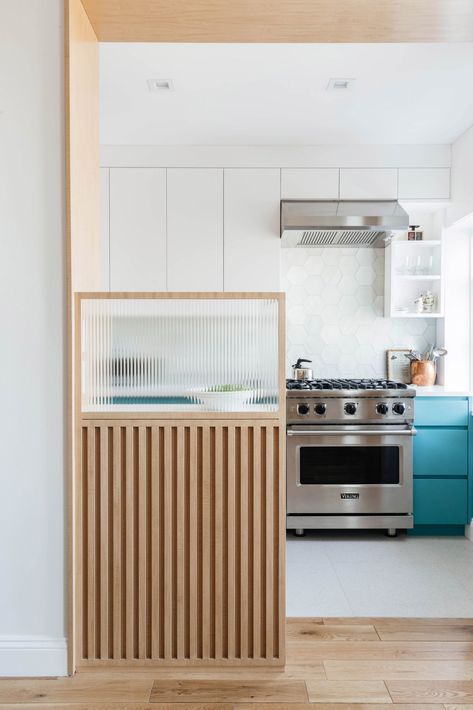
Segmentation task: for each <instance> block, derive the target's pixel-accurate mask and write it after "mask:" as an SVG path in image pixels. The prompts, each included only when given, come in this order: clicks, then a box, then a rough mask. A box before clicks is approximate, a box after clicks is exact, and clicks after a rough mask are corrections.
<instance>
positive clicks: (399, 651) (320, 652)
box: [286, 640, 473, 664]
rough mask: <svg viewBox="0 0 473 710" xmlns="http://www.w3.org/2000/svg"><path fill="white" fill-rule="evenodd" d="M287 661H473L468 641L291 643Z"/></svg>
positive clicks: (288, 646) (470, 644) (472, 653)
mask: <svg viewBox="0 0 473 710" xmlns="http://www.w3.org/2000/svg"><path fill="white" fill-rule="evenodd" d="M286 658H287V661H288V663H291V664H311V663H315V662H316V661H320V660H327V661H328V660H340V661H342V660H347V661H349V660H357V659H358V660H366V661H370V660H374V661H376V660H378V661H383V660H388V661H389V660H393V661H395V660H418V661H422V660H424V661H428V660H432V661H442V660H452V661H468V660H472V661H473V642H468V641H447V642H445V643H444V642H441V641H366V642H364V641H346V642H345V643H340V642H339V641H310V640H307V642H300V641H296V642H292V641H288V643H287V646H286Z"/></svg>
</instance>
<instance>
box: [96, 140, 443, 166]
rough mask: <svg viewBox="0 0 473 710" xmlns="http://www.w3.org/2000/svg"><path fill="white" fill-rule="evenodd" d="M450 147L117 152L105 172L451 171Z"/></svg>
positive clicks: (112, 149)
mask: <svg viewBox="0 0 473 710" xmlns="http://www.w3.org/2000/svg"><path fill="white" fill-rule="evenodd" d="M450 158H451V150H450V146H449V145H445V144H440V145H308V146H159V145H151V146H115V145H102V146H101V149H100V165H101V166H102V167H104V168H107V167H110V168H124V167H137V168H145V167H164V168H217V167H219V168H449V167H450Z"/></svg>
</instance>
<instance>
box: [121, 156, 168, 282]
mask: <svg viewBox="0 0 473 710" xmlns="http://www.w3.org/2000/svg"><path fill="white" fill-rule="evenodd" d="M110 288H111V289H112V291H164V290H166V170H165V169H164V168H111V169H110Z"/></svg>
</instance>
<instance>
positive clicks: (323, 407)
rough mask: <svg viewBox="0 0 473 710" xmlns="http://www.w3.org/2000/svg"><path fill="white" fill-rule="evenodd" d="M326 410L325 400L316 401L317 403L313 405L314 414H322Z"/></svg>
mask: <svg viewBox="0 0 473 710" xmlns="http://www.w3.org/2000/svg"><path fill="white" fill-rule="evenodd" d="M326 411H327V405H326V404H325V402H318V404H316V405H315V407H314V412H315V413H316V414H320V415H322V414H325V412H326Z"/></svg>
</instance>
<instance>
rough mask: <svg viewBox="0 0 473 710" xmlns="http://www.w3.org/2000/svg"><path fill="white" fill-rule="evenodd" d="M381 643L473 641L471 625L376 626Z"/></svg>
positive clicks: (472, 627)
mask: <svg viewBox="0 0 473 710" xmlns="http://www.w3.org/2000/svg"><path fill="white" fill-rule="evenodd" d="M375 628H376V631H377V632H378V635H379V637H380V639H381V641H473V626H471V625H469V624H463V625H457V624H448V625H437V624H430V623H424V624H396V625H394V624H388V625H383V624H376V626H375Z"/></svg>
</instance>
